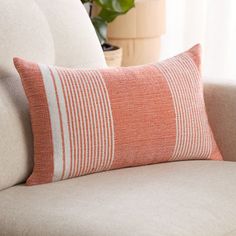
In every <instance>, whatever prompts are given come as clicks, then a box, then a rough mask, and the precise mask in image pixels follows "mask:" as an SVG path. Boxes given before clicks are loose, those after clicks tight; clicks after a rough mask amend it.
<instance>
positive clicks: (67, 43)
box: [0, 0, 106, 190]
mask: <svg viewBox="0 0 236 236" xmlns="http://www.w3.org/2000/svg"><path fill="white" fill-rule="evenodd" d="M0 5H1V7H0V134H1V136H0V190H1V189H4V188H7V187H9V186H12V185H14V184H17V183H20V182H23V181H25V180H26V178H27V177H28V176H29V174H30V172H31V171H32V158H33V155H32V154H33V151H32V149H33V146H32V141H33V140H32V134H31V127H30V122H29V114H28V105H27V102H26V99H25V94H24V92H23V89H22V85H21V83H20V81H19V78H18V77H17V76H16V75H15V74H16V70H15V68H14V66H13V62H12V58H13V57H14V56H19V57H24V58H26V59H28V60H32V61H36V62H38V63H46V64H54V63H55V64H57V65H63V66H67V67H70V66H74V67H90V68H94V67H105V66H106V64H105V60H104V56H103V52H102V50H101V47H100V44H99V42H98V39H97V37H96V34H95V31H94V28H93V27H92V24H91V22H90V19H89V18H88V16H87V13H86V11H85V9H84V7H83V6H82V4H81V1H79V0H70V1H68V0H50V1H48V0H24V1H19V0H7V1H6V0H0Z"/></svg>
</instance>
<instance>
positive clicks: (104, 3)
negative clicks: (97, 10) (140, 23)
mask: <svg viewBox="0 0 236 236" xmlns="http://www.w3.org/2000/svg"><path fill="white" fill-rule="evenodd" d="M94 1H95V2H96V4H98V5H99V6H101V7H102V9H105V10H107V11H110V12H117V13H120V14H124V13H126V12H127V11H129V10H130V9H131V8H132V7H134V0H94Z"/></svg>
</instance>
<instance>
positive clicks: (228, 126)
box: [204, 83, 236, 161]
mask: <svg viewBox="0 0 236 236" xmlns="http://www.w3.org/2000/svg"><path fill="white" fill-rule="evenodd" d="M204 94H205V102H206V108H207V113H208V117H209V122H210V124H211V127H212V130H213V133H214V136H215V138H216V142H217V144H218V145H219V148H220V151H221V153H222V156H223V158H224V160H227V161H236V84H235V83H228V84H205V86H204Z"/></svg>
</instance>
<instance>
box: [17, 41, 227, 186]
mask: <svg viewBox="0 0 236 236" xmlns="http://www.w3.org/2000/svg"><path fill="white" fill-rule="evenodd" d="M14 63H15V66H16V68H17V70H18V72H19V74H20V76H21V79H22V83H23V86H24V89H25V92H26V95H27V97H28V100H29V105H30V113H31V119H32V128H33V134H34V152H35V154H34V155H35V156H34V159H35V164H34V170H33V174H32V175H31V177H30V178H29V179H28V181H27V184H28V185H33V184H41V183H48V182H52V181H58V180H63V179H68V178H71V177H75V176H80V175H85V174H89V173H94V172H98V171H104V170H110V169H116V168H122V167H128V166H138V165H146V164H152V163H158V162H166V161H175V160H192V159H214V160H221V159H222V157H221V154H220V152H219V150H218V148H217V145H216V143H215V140H214V138H213V136H212V132H211V129H210V127H209V124H208V120H207V116H206V112H205V106H204V99H203V92H202V84H201V75H200V72H199V64H200V56H199V45H197V46H195V47H193V48H192V49H190V50H189V51H187V52H185V53H182V54H180V55H178V56H176V57H173V58H171V59H168V60H165V61H163V62H161V63H158V64H153V65H144V66H138V67H130V68H113V69H100V70H79V69H66V68H59V67H54V66H46V65H39V64H34V63H31V62H27V61H25V60H22V59H19V58H15V59H14Z"/></svg>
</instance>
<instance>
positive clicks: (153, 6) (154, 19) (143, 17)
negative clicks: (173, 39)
mask: <svg viewBox="0 0 236 236" xmlns="http://www.w3.org/2000/svg"><path fill="white" fill-rule="evenodd" d="M164 32H165V0H136V2H135V8H133V9H132V10H130V11H129V12H128V13H127V14H126V15H123V16H119V17H117V18H116V20H115V21H114V22H112V23H110V24H109V26H108V38H109V42H111V43H112V44H114V45H117V46H120V47H122V48H123V62H122V65H123V66H130V65H139V64H145V63H151V62H156V61H158V59H159V54H160V36H161V35H162V34H163V33H164Z"/></svg>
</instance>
